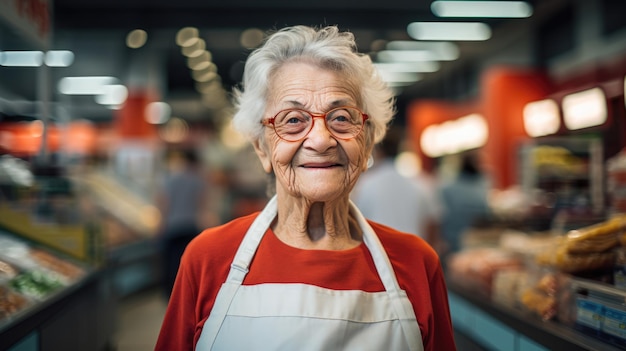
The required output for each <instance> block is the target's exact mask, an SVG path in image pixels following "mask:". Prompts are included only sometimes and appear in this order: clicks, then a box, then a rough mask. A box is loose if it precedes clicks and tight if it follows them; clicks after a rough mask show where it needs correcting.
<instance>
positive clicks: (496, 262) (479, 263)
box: [447, 247, 524, 297]
mask: <svg viewBox="0 0 626 351" xmlns="http://www.w3.org/2000/svg"><path fill="white" fill-rule="evenodd" d="M523 268H524V263H523V260H522V259H521V258H520V257H519V256H517V255H515V254H513V253H510V252H507V251H505V250H502V249H500V248H497V247H482V248H473V249H466V250H462V251H459V252H457V253H455V254H453V255H451V256H450V258H449V259H448V260H447V275H448V277H449V278H450V279H451V280H452V281H454V282H455V283H457V284H459V285H461V286H464V287H466V288H468V289H470V290H473V291H476V292H478V293H481V294H485V295H487V296H489V297H490V296H491V293H492V291H493V281H494V277H495V274H496V272H501V271H504V270H520V269H523Z"/></svg>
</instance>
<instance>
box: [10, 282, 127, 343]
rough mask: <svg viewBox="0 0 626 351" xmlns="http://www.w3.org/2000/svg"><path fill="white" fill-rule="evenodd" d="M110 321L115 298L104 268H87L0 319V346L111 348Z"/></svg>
mask: <svg viewBox="0 0 626 351" xmlns="http://www.w3.org/2000/svg"><path fill="white" fill-rule="evenodd" d="M114 323H115V299H114V298H113V294H112V289H111V284H110V279H108V277H107V272H106V271H96V272H91V273H89V274H88V275H86V276H85V277H84V278H82V279H80V280H79V281H77V282H76V283H74V284H72V285H70V286H68V287H66V288H63V289H61V290H59V291H57V292H56V293H54V294H52V295H50V296H49V297H47V298H46V299H43V300H41V301H39V302H37V303H35V304H32V305H31V306H29V307H28V308H26V309H24V310H22V311H20V312H18V313H16V314H15V315H13V316H11V318H7V319H4V320H2V321H0V350H9V351H13V350H20V351H56V350H64V351H72V350H76V351H84V350H94V351H105V350H111V349H112V344H111V343H112V341H113V340H112V336H113V333H114V325H115V324H114Z"/></svg>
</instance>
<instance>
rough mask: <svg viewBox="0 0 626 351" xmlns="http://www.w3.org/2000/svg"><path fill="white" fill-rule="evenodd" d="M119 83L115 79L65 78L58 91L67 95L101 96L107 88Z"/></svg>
mask: <svg viewBox="0 0 626 351" xmlns="http://www.w3.org/2000/svg"><path fill="white" fill-rule="evenodd" d="M117 83H118V80H117V78H115V77H106V76H94V77H65V78H62V79H61V80H60V81H59V85H58V90H59V92H60V93H61V94H66V95H99V94H103V93H104V92H105V88H104V87H105V86H107V85H113V84H117Z"/></svg>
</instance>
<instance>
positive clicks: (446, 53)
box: [385, 40, 459, 61]
mask: <svg viewBox="0 0 626 351" xmlns="http://www.w3.org/2000/svg"><path fill="white" fill-rule="evenodd" d="M385 47H386V48H387V50H428V51H431V52H433V53H434V54H435V55H436V56H438V57H439V60H441V61H448V60H456V59H457V58H459V47H458V46H457V45H456V44H454V43H451V42H448V41H412V40H395V41H390V42H389V43H387V45H386V46H385Z"/></svg>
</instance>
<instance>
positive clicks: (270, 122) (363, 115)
mask: <svg viewBox="0 0 626 351" xmlns="http://www.w3.org/2000/svg"><path fill="white" fill-rule="evenodd" d="M342 108H343V109H347V108H349V109H354V110H357V111H359V113H360V114H361V118H362V119H363V124H362V125H361V129H359V132H358V133H356V134H355V135H354V136H351V137H349V138H342V137H338V136H336V135H335V133H334V132H333V131H332V129H331V128H328V125H327V124H326V122H327V121H326V116H328V114H329V113H331V112H333V111H335V110H340V109H342ZM285 111H302V112H304V113H306V114H308V115H310V116H311V126H310V127H309V130H308V131H307V132H306V133H305V134H304V135H303V136H302V137H301V138H299V139H296V140H288V139H285V138H283V137H282V136H281V135H280V133H278V132H277V131H276V125H275V124H274V121H275V120H276V117H277V116H278V115H279V114H281V113H283V112H285ZM316 118H322V119H324V126H325V127H326V130H328V132H329V133H330V135H332V136H333V137H334V138H337V139H339V140H352V139H354V138H356V137H358V136H359V135H360V134H361V133H362V132H363V129H365V122H367V121H368V120H369V118H370V117H369V115H368V114H367V113H365V112H363V111H361V109H359V108H357V107H354V106H338V107H333V108H332V109H330V110H328V111H326V112H324V113H313V112H311V111H307V110H303V109H301V108H295V107H294V108H286V109H284V110H280V111H278V112H277V113H276V114H275V115H274V117H268V118H264V119H262V120H261V124H262V125H264V126H266V127H267V126H268V125H271V126H272V129H273V130H274V133H276V135H277V136H278V137H279V138H280V139H282V140H284V141H287V142H298V141H302V140H303V139H305V138H306V137H307V136H308V135H309V133H311V131H312V130H313V126H314V125H315V119H316Z"/></svg>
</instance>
